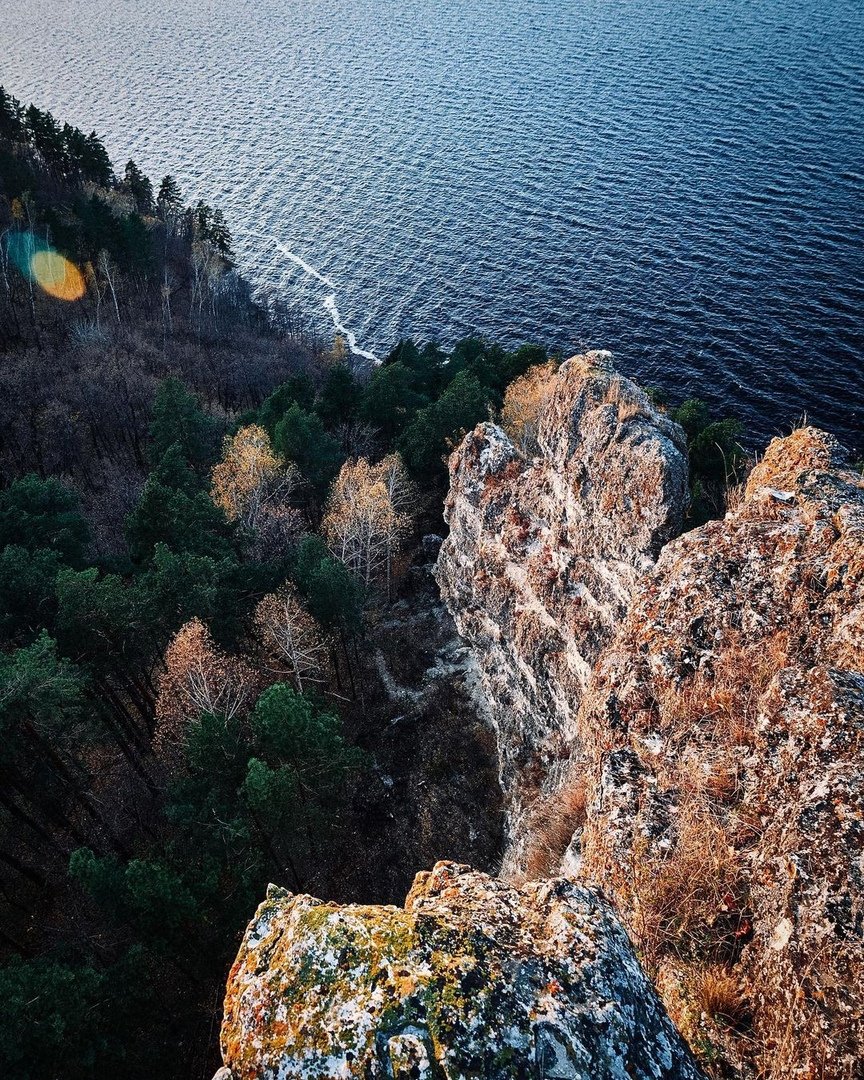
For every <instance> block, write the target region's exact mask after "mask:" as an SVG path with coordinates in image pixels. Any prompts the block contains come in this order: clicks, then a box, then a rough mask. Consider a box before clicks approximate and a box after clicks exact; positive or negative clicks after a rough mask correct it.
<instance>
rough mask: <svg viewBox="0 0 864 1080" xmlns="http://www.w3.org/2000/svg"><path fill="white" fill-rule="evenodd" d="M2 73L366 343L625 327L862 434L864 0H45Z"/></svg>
mask: <svg viewBox="0 0 864 1080" xmlns="http://www.w3.org/2000/svg"><path fill="white" fill-rule="evenodd" d="M0 80H2V81H3V82H5V84H6V86H7V88H8V89H9V90H11V91H12V92H13V93H15V94H17V95H18V96H19V97H23V98H26V99H33V100H35V101H36V102H37V103H39V104H41V105H43V106H47V107H49V108H51V109H52V110H54V111H55V112H56V113H57V114H58V115H59V116H60V117H62V118H63V119H69V120H71V121H73V122H75V123H77V124H79V125H80V126H82V127H84V126H86V127H87V128H88V129H89V128H90V127H91V126H94V125H95V126H96V127H97V128H98V129H99V130H100V132H102V134H103V135H104V136H105V137H106V141H107V143H108V146H109V149H110V151H111V152H112V156H114V157H115V159H117V160H120V159H124V158H125V156H128V155H129V154H131V155H133V156H134V157H135V158H136V160H138V162H139V164H141V165H142V166H143V167H145V169H146V170H147V171H148V172H149V173H150V174H151V175H152V176H153V177H154V178H156V179H158V178H159V177H160V176H161V175H162V174H163V173H165V172H166V171H169V170H170V171H172V172H174V173H175V174H176V175H177V176H178V178H179V180H180V182H181V184H182V186H183V188H184V190H185V193H186V195H187V196H188V197H190V198H192V197H194V198H198V197H203V198H205V199H207V200H209V201H212V202H214V203H218V204H220V205H222V206H223V208H224V209H225V210H226V211H227V213H228V215H229V219H230V223H231V225H232V227H233V229H234V232H235V236H236V241H237V245H236V246H237V250H238V253H239V256H240V261H241V264H242V266H243V267H244V268H245V269H246V271H247V272H248V274H249V276H250V277H251V278H252V280H253V281H254V282H255V283H256V284H258V285H261V286H269V287H272V288H276V289H281V290H283V291H285V292H286V293H287V294H289V295H290V296H291V297H292V298H293V299H294V300H296V301H297V302H298V303H300V304H302V305H303V306H304V308H305V309H306V310H307V311H308V312H310V313H311V314H312V316H313V317H314V318H315V319H316V320H317V321H318V324H319V325H320V327H321V329H324V330H326V332H328V333H330V332H332V328H333V322H334V321H335V322H337V323H340V324H342V325H344V326H345V327H346V328H347V329H348V330H350V331H351V333H352V334H353V335H355V337H356V343H357V348H361V349H364V350H367V351H372V352H375V353H377V354H381V353H383V352H385V351H386V350H387V349H388V348H389V347H390V345H391V344H392V343H393V342H394V341H395V339H397V338H398V337H399V336H400V335H409V334H410V335H415V336H417V337H420V338H427V337H433V336H434V337H437V338H438V339H440V340H442V341H444V342H451V341H452V340H454V339H455V338H457V337H459V336H461V335H464V334H467V333H469V332H477V333H480V334H483V335H486V336H488V337H489V338H494V339H498V340H500V341H502V342H504V343H505V344H508V345H509V344H515V343H518V342H521V341H525V340H531V341H542V342H545V343H548V344H550V345H552V346H555V347H556V348H559V349H561V350H563V351H564V352H567V353H569V352H573V351H576V350H578V349H582V348H584V347H588V346H591V347H605V348H610V349H612V350H613V351H614V352H615V353H616V354H617V356H618V360H619V363H620V365H621V367H622V368H623V369H624V370H625V371H627V372H628V373H630V374H632V375H634V376H636V377H637V378H639V379H642V380H643V381H648V382H652V383H660V384H664V385H665V386H667V387H668V388H669V389H670V391H672V393H673V394H675V395H678V396H683V395H685V394H694V393H698V394H700V395H702V396H705V397H708V398H710V399H711V400H713V401H714V402H716V403H718V404H719V405H721V406H722V407H724V408H726V409H728V410H733V411H735V412H737V413H739V414H741V415H742V416H743V417H744V418H745V420H746V422H747V424H748V427H749V429H750V432H751V441H752V442H754V443H755V442H758V441H761V440H762V439H764V438H765V437H766V436H768V435H771V434H774V433H778V432H782V431H784V430H788V427H789V425H790V424H792V423H793V422H795V421H796V420H798V419H799V418H800V417H801V415H802V414H804V413H807V414H808V415H809V416H810V418H811V419H812V420H813V421H815V422H818V423H820V424H822V425H824V426H827V427H829V428H831V429H833V430H835V431H836V432H837V433H838V434H840V435H841V436H843V437H844V438H845V439H846V440H847V441H852V442H856V443H857V444H859V446H860V444H861V443H862V442H864V437H862V429H864V283H862V278H864V0H511V2H508V0H423V2H420V0H398V2H397V0H194V2H193V0H146V2H145V0H80V2H78V3H75V4H72V3H69V2H68V0H23V3H15V4H13V3H8V4H3V5H2V6H0ZM304 263H305V264H306V265H307V266H308V268H309V269H305V268H304V265H303V264H304ZM311 269H314V270H315V271H316V272H317V275H316V274H312V273H311V272H310V270H311Z"/></svg>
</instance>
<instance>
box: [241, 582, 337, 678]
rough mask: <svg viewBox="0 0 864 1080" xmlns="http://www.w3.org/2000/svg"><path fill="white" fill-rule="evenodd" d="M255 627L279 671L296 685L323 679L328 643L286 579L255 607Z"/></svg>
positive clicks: (325, 669) (275, 668)
mask: <svg viewBox="0 0 864 1080" xmlns="http://www.w3.org/2000/svg"><path fill="white" fill-rule="evenodd" d="M254 626H255V631H256V633H257V634H258V636H259V638H260V640H261V642H262V644H263V645H264V648H265V650H266V652H267V654H268V655H269V656H270V657H271V658H272V662H275V667H274V668H273V670H275V671H277V672H278V673H279V674H280V675H282V674H284V673H285V672H286V670H287V673H288V674H289V676H290V678H291V680H292V681H293V683H294V686H295V688H296V689H297V691H298V692H299V693H302V692H303V687H304V682H305V683H307V684H308V683H309V682H319V683H320V682H323V681H324V679H325V677H326V671H327V667H328V659H327V658H328V654H329V649H330V644H329V642H328V641H327V639H326V638H325V636H324V634H323V633H322V632H321V627H320V626H319V625H318V623H317V622H316V621H315V620H314V619H313V618H312V616H311V615H310V614H309V612H308V611H307V610H306V608H305V607H304V606H303V604H302V603H301V601H300V598H299V596H298V595H297V591H296V589H295V588H294V586H293V585H291V584H288V583H286V584H285V585H283V586H282V588H281V589H279V590H278V591H277V592H275V593H269V594H268V595H267V596H265V597H264V598H263V600H261V601H260V603H259V604H258V606H257V607H256V608H255V616H254Z"/></svg>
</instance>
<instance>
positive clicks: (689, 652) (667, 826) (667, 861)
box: [563, 429, 864, 1080]
mask: <svg viewBox="0 0 864 1080" xmlns="http://www.w3.org/2000/svg"><path fill="white" fill-rule="evenodd" d="M576 728H577V731H578V735H577V738H578V740H579V746H580V754H581V760H580V762H579V764H578V766H576V767H575V768H574V769H573V770H572V771H571V774H570V777H569V779H568V781H566V782H565V783H564V785H563V788H564V789H565V790H566V788H567V786H568V784H576V785H578V786H580V788H584V787H585V786H587V788H588V793H587V821H586V823H585V826H584V828H583V829H582V830H581V833H580V835H578V836H577V837H576V839H575V842H574V843H572V844H571V847H570V849H569V851H568V853H567V858H566V860H565V864H566V865H567V866H568V867H569V869H570V871H571V872H573V873H578V874H580V875H581V876H583V877H585V878H586V879H587V880H590V881H593V882H600V883H602V884H603V885H604V886H605V888H606V889H608V890H609V891H610V892H611V893H612V894H613V895H614V896H615V898H616V900H617V902H618V905H619V909H620V910H621V912H622V914H623V916H624V918H625V919H626V921H627V922H628V925H629V927H630V929H631V933H633V934H634V936H635V937H636V938H637V939H638V940H639V942H640V944H641V946H642V948H643V949H644V950H645V951H646V953H647V954H648V955H649V956H650V958H651V960H652V961H653V962H654V963H655V965H656V966H657V967H658V968H659V971H660V978H661V980H665V981H666V984H667V987H668V988H669V990H670V993H671V995H672V997H674V999H675V1000H674V1001H673V1000H672V999H671V998H667V1000H669V1002H670V1008H671V1009H672V1011H673V1013H674V1014H675V1015H676V1018H677V1019H678V1021H679V1023H680V1024H681V1025H682V1027H683V1028H684V1029H685V1030H686V1032H687V1034H688V1035H690V1037H691V1038H693V1039H694V1041H695V1040H697V1039H698V1038H700V1037H703V1036H704V1034H705V1030H704V1025H702V1024H701V1018H700V1013H701V1012H703V1011H704V1008H705V1002H704V1000H703V999H704V994H703V993H702V983H703V982H704V979H705V971H706V965H711V964H714V965H722V970H723V978H725V979H726V980H727V987H726V993H727V996H729V997H731V998H732V999H733V1000H731V1002H729V1003H727V1004H726V1006H724V1008H726V1009H727V1010H728V1011H731V1012H734V1013H736V1014H737V1019H738V1020H739V1021H743V1022H744V1023H745V1026H746V1028H747V1031H746V1035H747V1039H746V1040H742V1041H741V1045H740V1046H736V1041H735V1039H734V1037H733V1036H730V1035H729V1033H728V1032H726V1031H724V1030H722V1029H721V1030H720V1031H718V1032H715V1033H714V1036H713V1037H714V1041H717V1040H718V1039H719V1041H721V1042H723V1043H725V1045H726V1048H727V1052H728V1054H729V1057H730V1059H732V1060H736V1061H737V1062H738V1064H739V1065H740V1066H741V1067H742V1068H746V1067H747V1065H748V1060H749V1061H750V1062H751V1063H754V1064H755V1067H756V1068H757V1069H758V1070H759V1075H764V1076H770V1077H776V1078H777V1080H780V1078H781V1077H784V1078H785V1077H794V1076H802V1077H809V1076H819V1077H825V1078H828V1077H837V1078H840V1077H842V1078H848V1080H852V1078H853V1077H857V1076H860V1075H861V1073H860V1069H861V1067H862V1063H864V485H862V479H861V476H860V475H858V474H856V473H854V472H852V471H850V470H849V468H848V466H847V462H846V459H845V455H844V453H843V451H842V450H841V449H840V447H839V446H838V445H837V443H836V442H835V441H834V440H833V439H832V438H831V437H830V436H828V435H825V434H824V433H822V432H819V431H816V430H813V429H803V430H800V431H797V432H795V433H794V434H793V435H791V436H789V437H788V438H786V439H778V440H775V441H774V442H773V443H772V444H771V446H770V447H769V448H768V451H767V453H766V454H765V457H764V459H763V460H762V461H761V462H760V463H759V464H758V465H757V466H756V468H754V470H753V472H752V473H751V476H750V478H749V481H748V483H747V486H746V490H745V491H744V493H743V496H742V498H741V500H740V502H739V504H738V506H737V507H736V508H735V509H734V510H732V511H731V512H730V513H728V514H727V515H726V518H725V519H724V520H722V521H713V522H709V523H708V524H706V525H704V526H702V527H701V528H699V529H695V530H693V531H692V532H689V533H687V534H685V535H684V536H682V537H680V538H679V539H677V540H676V541H674V542H673V543H670V544H669V545H668V546H667V547H666V548H665V549H664V551H663V552H662V554H661V556H660V559H659V561H658V563H657V566H656V568H655V569H654V570H653V571H652V572H651V573H650V574H649V575H647V577H646V578H645V580H644V581H643V583H642V587H641V588H640V590H639V595H638V596H637V597H636V598H635V599H634V601H633V603H632V605H631V608H630V611H629V613H628V615H627V617H626V619H625V620H624V622H623V623H622V626H621V628H620V629H619V631H618V633H617V635H616V636H615V638H614V640H613V641H612V642H611V643H610V645H609V646H608V647H607V649H606V650H605V652H604V653H603V655H602V656H601V657H600V658H599V660H598V663H597V664H596V666H595V670H594V674H593V676H592V680H591V683H590V686H589V688H588V690H587V692H586V693H585V695H584V696H583V700H582V704H581V708H580V714H579V717H578V720H577V723H576ZM733 984H734V985H733ZM735 999H737V1000H735ZM754 1049H755V1054H754V1053H753V1052H752V1051H753V1050H754Z"/></svg>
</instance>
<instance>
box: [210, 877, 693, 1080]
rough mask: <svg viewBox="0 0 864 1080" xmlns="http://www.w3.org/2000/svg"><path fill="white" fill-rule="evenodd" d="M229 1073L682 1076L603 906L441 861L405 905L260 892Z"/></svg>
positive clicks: (653, 1000) (577, 892) (244, 953)
mask: <svg viewBox="0 0 864 1080" xmlns="http://www.w3.org/2000/svg"><path fill="white" fill-rule="evenodd" d="M222 1049H223V1057H224V1060H225V1062H226V1066H227V1067H228V1068H230V1070H231V1073H232V1075H233V1077H234V1078H235V1080H252V1078H256V1080H264V1078H265V1077H267V1078H269V1077H276V1076H278V1077H279V1078H280V1080H335V1078H337V1077H343V1078H349V1077H358V1078H359V1077H363V1078H364V1080H376V1078H379V1077H380V1078H382V1080H383V1078H385V1077H389V1078H394V1077H400V1078H404V1080H408V1078H412V1080H417V1078H426V1077H428V1078H430V1080H431V1078H438V1080H457V1078H458V1080H463V1078H464V1080H468V1078H476V1080H480V1078H482V1080H505V1078H506V1080H511V1078H512V1080H517V1078H524V1080H529V1078H530V1080H556V1078H557V1080H607V1078H608V1080H627V1078H630V1080H649V1078H650V1080H662V1078H667V1080H673V1078H676V1080H696V1078H697V1077H698V1076H700V1075H701V1074H700V1073H699V1070H698V1068H697V1067H696V1065H695V1063H694V1061H693V1059H692V1057H691V1055H690V1053H689V1051H688V1050H687V1048H686V1045H685V1044H684V1042H683V1041H682V1039H681V1038H680V1037H679V1036H678V1034H677V1033H676V1031H675V1029H674V1027H673V1025H672V1024H671V1022H670V1020H669V1019H668V1017H667V1016H666V1014H665V1012H664V1010H663V1007H662V1006H661V1005H660V1003H659V1001H658V999H657V997H656V995H655V993H654V991H653V989H652V987H651V985H650V983H649V982H648V980H647V978H646V976H645V975H644V973H643V972H642V969H641V968H640V966H639V963H638V961H637V960H636V957H635V956H634V954H633V950H632V947H631V945H630V942H629V940H628V938H627V935H626V934H625V933H624V931H623V929H622V927H621V925H620V924H619V922H618V920H617V919H616V917H615V916H614V914H613V913H612V910H611V908H610V907H609V905H608V904H607V903H606V902H605V901H603V900H601V899H600V898H599V897H598V896H597V895H596V894H594V893H592V892H590V891H589V890H587V889H584V888H581V887H579V886H577V885H575V884H573V883H571V882H568V881H565V880H555V881H546V882H543V883H540V884H532V885H526V886H523V887H521V888H514V887H513V886H509V885H506V884H504V883H503V882H501V881H497V880H495V879H492V878H489V877H487V876H486V875H484V874H478V873H475V872H473V871H471V870H469V869H468V868H467V867H464V866H459V865H456V864H454V863H438V864H437V865H436V867H435V868H434V870H433V871H432V872H431V873H423V874H419V875H418V876H417V879H416V881H415V883H414V886H413V887H412V889H411V892H410V893H409V895H408V897H407V899H406V902H405V907H404V909H400V908H393V907H360V906H354V905H352V906H347V907H340V906H338V905H335V904H324V903H321V901H319V900H314V899H312V898H311V897H308V896H291V895H288V894H286V893H284V891H283V890H274V891H273V892H272V893H271V894H270V895H269V896H268V899H267V900H266V901H265V902H264V903H263V904H262V905H261V907H260V908H259V909H258V912H257V914H256V915H255V918H254V919H253V921H252V922H251V923H250V925H249V928H248V930H247V932H246V936H245V939H244V941H243V945H242V946H241V949H240V954H239V956H238V958H237V961H236V963H235V965H234V967H233V968H232V971H231V976H230V979H229V983H228V994H227V998H226V1004H225V1020H224V1023H223V1027H222Z"/></svg>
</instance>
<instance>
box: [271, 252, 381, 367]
mask: <svg viewBox="0 0 864 1080" xmlns="http://www.w3.org/2000/svg"><path fill="white" fill-rule="evenodd" d="M276 247H277V248H279V250H280V251H281V252H282V254H283V255H284V256H285V257H286V259H290V260H291V262H293V263H295V264H296V265H297V266H299V267H300V269H301V270H302V271H303V273H304V274H308V275H309V277H311V278H314V279H315V280H316V281H320V282H321V284H322V285H326V286H327V288H328V289H335V288H336V286H335V285H334V284H333V282H332V281H331V280H330V278H328V277H327V276H326V275H325V274H322V273H319V271H318V270H316V269H315V267H314V266H310V265H309V263H307V262H306V260H305V259H303V258H301V257H300V256H299V255H295V254H294V252H293V251H291V250H290V248H287V247H286V246H285V245H284V244H280V243H279V241H278V240H277V241H276ZM324 309H325V311H327V312H328V314H329V315H330V318H331V319H332V320H333V326H334V327H335V328H336V332H337V333H338V334H342V336H343V337H344V338H345V340H346V341H347V343H348V348H349V350H350V351H351V353H352V354H353V355H354V356H362V357H363V359H364V360H371V361H372V362H373V363H375V364H380V363H381V361H380V360H379V359H378V357H377V356H376V355H375V353H373V352H369V350H368V349H361V348H360V346H359V345H358V344H357V336H356V334H353V333H352V332H351V331H350V330H349V329H348V327H347V326H346V325H345V324H344V323H343V322H342V316H341V315H340V314H339V308H338V307H337V306H336V293H335V292H331V293H330V295H329V296H328V297H327V298H326V299H325V301H324Z"/></svg>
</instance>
